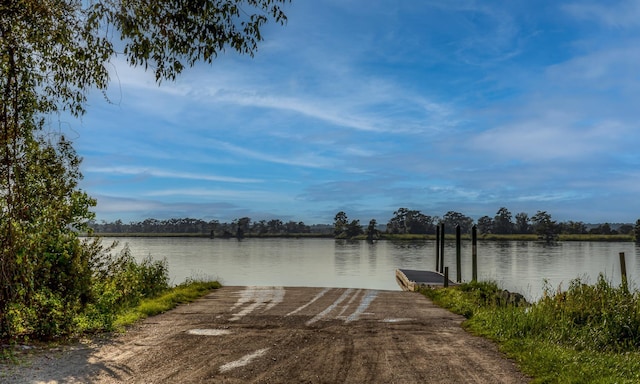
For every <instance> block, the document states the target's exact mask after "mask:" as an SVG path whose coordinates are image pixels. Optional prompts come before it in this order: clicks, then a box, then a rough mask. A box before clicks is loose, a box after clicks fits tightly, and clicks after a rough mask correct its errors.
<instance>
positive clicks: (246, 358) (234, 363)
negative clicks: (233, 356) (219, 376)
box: [220, 348, 269, 373]
mask: <svg viewBox="0 0 640 384" xmlns="http://www.w3.org/2000/svg"><path fill="white" fill-rule="evenodd" d="M268 350H269V348H263V349H258V350H257V351H255V352H253V353H250V354H248V355H244V356H242V357H241V358H239V359H238V360H236V361H232V362H230V363H227V364H224V365H222V366H221V367H220V373H224V372H227V371H230V370H232V369H234V368H240V367H244V366H245V365H247V364H249V363H251V362H252V361H253V360H255V359H257V358H258V357H260V356H262V355H264V354H265V353H267V351H268Z"/></svg>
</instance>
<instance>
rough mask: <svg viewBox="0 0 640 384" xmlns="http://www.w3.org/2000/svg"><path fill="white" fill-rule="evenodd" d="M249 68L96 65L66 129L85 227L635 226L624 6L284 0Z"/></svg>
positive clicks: (638, 213) (233, 63)
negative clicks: (98, 82)
mask: <svg viewBox="0 0 640 384" xmlns="http://www.w3.org/2000/svg"><path fill="white" fill-rule="evenodd" d="M287 14H288V17H289V21H288V23H287V25H286V26H284V27H281V26H278V25H276V24H270V25H269V26H267V28H265V30H264V38H265V41H263V42H262V45H261V46H260V48H259V50H258V52H257V54H256V56H255V57H254V58H253V59H252V58H250V57H248V56H239V55H237V54H235V53H234V52H231V51H228V52H227V54H225V55H222V56H220V57H219V58H218V60H217V61H215V62H214V63H213V65H211V66H209V65H197V66H196V67H194V68H192V69H190V70H188V71H186V72H185V73H184V74H183V75H182V76H181V77H180V78H179V79H178V80H177V81H175V82H173V83H171V82H165V83H163V84H161V85H160V86H158V85H157V84H155V83H154V77H153V74H152V73H146V72H144V71H143V70H142V69H136V68H130V67H128V66H127V65H126V63H125V62H124V61H123V59H122V58H121V57H120V58H116V59H115V60H113V62H112V63H111V65H110V66H111V70H112V80H113V81H112V84H111V86H110V88H109V89H108V91H107V96H108V98H109V99H110V100H111V103H107V102H106V101H105V99H104V97H103V96H102V95H101V94H99V93H97V92H96V93H95V94H93V95H91V97H90V103H89V107H88V113H87V115H85V116H84V117H83V118H82V119H81V120H80V121H73V120H71V121H69V124H68V126H66V124H63V125H64V126H66V128H65V129H67V130H69V131H70V134H68V136H71V138H72V139H74V142H75V145H76V149H77V150H78V153H79V154H80V155H81V156H82V157H83V158H84V162H83V165H82V171H83V174H84V176H85V178H84V180H83V181H82V184H81V186H82V188H83V189H84V190H86V191H87V192H88V193H89V194H90V195H92V196H93V197H95V198H97V200H98V205H97V207H96V208H95V212H96V214H97V219H98V220H107V221H112V220H116V219H122V220H123V221H125V222H128V221H138V220H144V219H145V218H148V217H154V218H158V219H164V218H171V217H194V218H201V219H205V220H212V219H218V220H220V221H231V220H233V219H235V218H239V217H243V216H249V217H251V218H252V219H253V220H261V219H271V218H279V219H282V220H285V221H288V220H295V221H304V222H305V223H307V224H314V223H332V222H333V217H334V216H335V214H336V213H337V212H338V211H345V212H346V213H347V215H348V217H349V219H360V220H361V221H362V222H363V223H367V222H368V221H369V220H370V219H372V218H375V219H376V220H378V222H380V223H386V222H387V221H388V220H389V218H390V217H391V216H392V215H393V212H394V211H395V210H397V209H398V208H399V207H407V208H410V209H417V210H420V211H422V212H423V213H425V214H428V215H436V216H442V215H443V214H444V213H446V212H447V211H450V210H453V211H458V212H462V213H464V214H466V215H468V216H471V217H473V218H475V219H477V218H478V217H480V216H483V215H489V216H493V215H495V213H496V211H497V210H498V209H499V208H500V207H507V208H508V209H509V210H510V211H511V212H512V213H513V214H514V215H515V214H516V213H518V212H527V213H528V214H529V215H533V214H535V213H536V211H538V210H546V211H548V212H549V213H550V214H551V215H552V216H553V218H554V219H556V220H560V221H564V220H576V221H584V222H594V223H595V222H635V220H636V219H638V218H640V209H639V208H640V203H639V202H640V199H639V198H638V196H640V170H639V167H638V166H639V165H640V155H639V154H638V148H640V131H639V130H638V123H639V122H640V108H638V100H639V96H640V2H639V1H613V2H606V4H605V3H604V2H599V1H593V2H589V1H579V2H578V1H574V2H564V1H535V2H529V1H458V0H449V1H388V0H387V1H382V0H366V1H364V0H362V1H360V0H353V1H345V0H322V1H321V0H317V1H315V0H314V1H296V0H294V1H293V3H292V4H291V5H289V6H287Z"/></svg>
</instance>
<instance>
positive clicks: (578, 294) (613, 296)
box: [423, 275, 640, 383]
mask: <svg viewBox="0 0 640 384" xmlns="http://www.w3.org/2000/svg"><path fill="white" fill-rule="evenodd" d="M423 293H424V294H425V295H427V296H428V297H430V298H432V299H433V300H434V302H436V303H437V304H439V305H441V306H443V307H445V308H449V309H450V310H452V311H454V312H456V313H459V314H462V315H464V316H465V317H467V318H468V320H467V321H466V322H465V323H464V326H465V327H466V328H467V329H469V330H470V331H472V332H474V333H476V334H479V335H482V336H486V337H489V338H491V339H493V340H495V341H497V342H498V343H499V344H500V345H501V348H502V349H503V351H504V352H506V353H507V354H508V355H509V356H510V357H512V358H514V359H515V360H516V361H517V362H518V363H519V364H520V366H521V368H522V369H523V371H524V372H525V373H527V374H529V375H532V376H533V377H534V378H535V379H534V382H540V383H585V382H602V383H627V382H628V383H637V382H640V297H639V293H638V292H637V291H635V292H629V291H628V290H627V289H626V288H625V287H622V286H621V287H615V286H613V285H612V284H611V283H610V282H609V281H607V280H606V279H605V277H604V276H602V275H600V276H599V278H598V281H597V282H596V283H595V284H593V285H588V284H585V283H584V282H583V281H582V280H581V279H576V280H573V281H572V282H571V283H570V285H569V287H568V289H567V290H566V291H562V290H560V289H556V290H554V289H551V288H550V287H548V286H547V287H546V289H545V292H544V295H543V297H542V299H540V300H539V301H538V302H536V303H534V304H531V305H522V306H514V305H504V304H502V303H501V302H500V301H499V300H496V297H500V295H501V294H500V290H499V289H498V288H497V286H496V285H495V284H494V283H474V284H463V285H461V286H459V287H454V288H449V289H441V290H435V289H425V290H423Z"/></svg>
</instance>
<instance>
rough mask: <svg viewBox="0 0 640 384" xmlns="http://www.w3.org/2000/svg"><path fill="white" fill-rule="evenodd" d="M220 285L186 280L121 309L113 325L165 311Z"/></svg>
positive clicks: (188, 301)
mask: <svg viewBox="0 0 640 384" xmlns="http://www.w3.org/2000/svg"><path fill="white" fill-rule="evenodd" d="M220 287H221V285H220V283H218V282H217V281H195V280H191V281H187V282H185V283H184V284H181V285H178V286H176V287H173V288H170V289H169V290H167V291H166V292H164V293H163V294H161V295H160V296H158V297H155V298H151V299H145V300H142V301H141V302H140V304H138V305H137V306H136V307H134V308H131V309H128V310H125V311H123V312H122V313H120V314H119V315H118V316H117V317H116V320H115V322H114V325H115V327H116V328H123V327H125V326H127V325H131V324H133V323H135V322H137V321H139V320H142V319H144V318H147V317H149V316H155V315H158V314H160V313H163V312H166V311H168V310H170V309H173V308H175V307H177V306H178V305H180V304H185V303H190V302H193V301H195V300H197V299H199V298H200V297H202V296H204V295H205V294H207V293H209V292H210V291H211V290H214V289H218V288H220Z"/></svg>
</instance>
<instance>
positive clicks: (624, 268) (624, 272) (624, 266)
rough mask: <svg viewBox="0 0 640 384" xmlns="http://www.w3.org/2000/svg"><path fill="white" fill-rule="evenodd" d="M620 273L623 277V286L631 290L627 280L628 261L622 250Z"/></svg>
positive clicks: (626, 289)
mask: <svg viewBox="0 0 640 384" xmlns="http://www.w3.org/2000/svg"><path fill="white" fill-rule="evenodd" d="M620 275H621V277H622V288H623V289H624V290H625V291H627V292H629V283H628V281H627V263H626V261H625V258H624V252H620Z"/></svg>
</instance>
